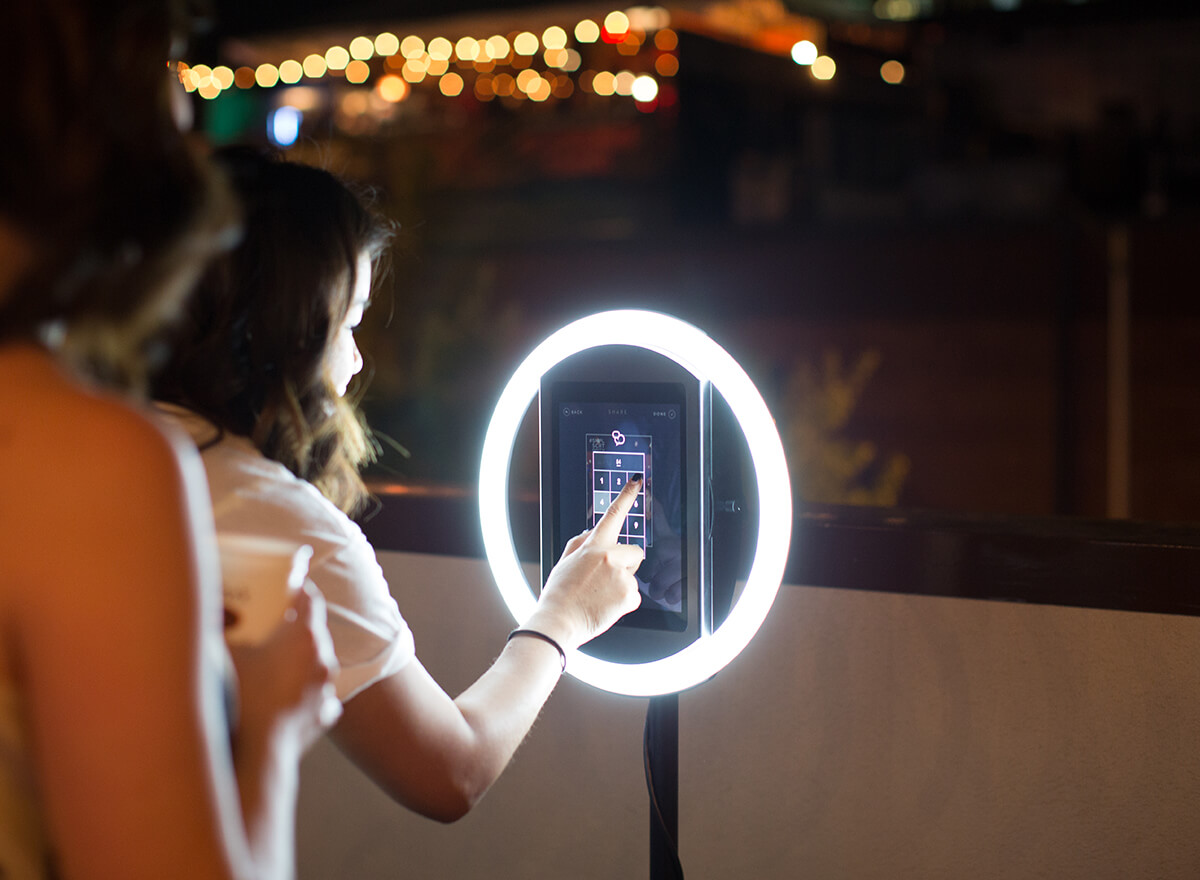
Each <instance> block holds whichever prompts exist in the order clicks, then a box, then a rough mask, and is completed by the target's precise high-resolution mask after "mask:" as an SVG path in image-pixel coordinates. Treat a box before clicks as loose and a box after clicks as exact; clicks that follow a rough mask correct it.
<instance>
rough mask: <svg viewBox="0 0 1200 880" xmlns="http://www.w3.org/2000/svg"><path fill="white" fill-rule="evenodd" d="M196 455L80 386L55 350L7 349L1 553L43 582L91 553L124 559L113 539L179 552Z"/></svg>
mask: <svg viewBox="0 0 1200 880" xmlns="http://www.w3.org/2000/svg"><path fill="white" fill-rule="evenodd" d="M189 452H191V450H188V449H187V448H186V447H185V446H184V445H183V444H182V443H181V442H179V441H177V440H176V439H174V438H172V437H171V436H170V435H169V434H168V433H165V432H164V430H163V429H162V428H161V427H160V426H158V425H156V424H155V423H154V422H153V421H152V420H151V419H150V417H149V416H148V415H147V413H146V412H144V411H142V410H141V409H140V407H138V406H136V405H135V404H132V403H130V402H127V401H125V400H122V399H120V398H118V397H115V396H112V395H109V394H106V393H103V392H100V391H97V390H93V389H89V388H87V387H85V386H83V385H81V384H80V383H78V382H76V381H75V380H73V379H72V378H71V377H70V376H69V375H67V374H66V373H64V372H62V371H61V370H59V369H58V368H57V366H56V365H55V364H54V363H53V361H52V360H50V359H49V358H48V357H47V356H45V355H41V356H40V357H33V358H30V357H27V356H22V357H12V356H11V353H10V352H2V353H0V485H2V486H3V487H4V489H3V492H0V550H2V551H3V556H4V558H6V559H8V560H9V561H10V563H11V565H10V567H9V571H10V573H12V574H13V575H14V576H15V575H16V573H17V572H18V571H20V570H25V574H26V576H27V578H29V579H33V580H36V581H42V580H45V579H48V578H50V577H51V576H52V575H53V574H54V573H55V572H56V571H57V570H58V569H59V568H62V567H65V566H68V565H69V564H70V560H71V559H72V558H73V557H78V556H80V555H82V554H83V552H84V551H85V550H86V551H87V552H93V553H94V552H102V553H106V554H114V555H119V554H120V552H121V550H122V549H123V546H122V547H113V546H111V545H112V544H113V542H118V543H120V544H121V545H128V544H138V543H142V542H147V541H150V542H155V543H157V544H161V545H162V546H163V547H168V546H173V547H174V548H175V549H176V550H177V551H178V550H179V549H180V546H181V530H182V529H183V528H185V527H186V523H187V521H188V519H189V497H190V494H189V490H188V487H187V484H188V483H189V480H188V479H187V478H186V477H185V473H184V464H183V462H184V461H185V460H186V455H187V454H188V453H189ZM192 454H194V453H192ZM26 563H27V565H26ZM59 574H62V572H59Z"/></svg>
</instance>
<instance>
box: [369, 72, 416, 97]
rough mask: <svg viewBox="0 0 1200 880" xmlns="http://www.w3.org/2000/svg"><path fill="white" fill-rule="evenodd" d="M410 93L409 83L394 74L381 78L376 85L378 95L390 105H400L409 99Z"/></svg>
mask: <svg viewBox="0 0 1200 880" xmlns="http://www.w3.org/2000/svg"><path fill="white" fill-rule="evenodd" d="M409 91H410V89H409V87H408V83H406V82H405V81H404V80H403V79H401V78H400V77H398V76H396V75H395V74H394V73H389V74H385V75H384V76H381V77H379V82H377V83H375V92H376V94H378V95H379V97H381V98H383V100H385V101H387V102H388V103H389V104H399V103H400V102H401V101H403V100H404V99H405V98H407V97H408V94H409Z"/></svg>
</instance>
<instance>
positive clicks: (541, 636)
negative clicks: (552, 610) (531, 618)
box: [507, 626, 567, 673]
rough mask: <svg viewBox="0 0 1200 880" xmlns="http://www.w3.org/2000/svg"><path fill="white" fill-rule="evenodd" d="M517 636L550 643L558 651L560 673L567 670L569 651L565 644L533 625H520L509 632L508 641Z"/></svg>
mask: <svg viewBox="0 0 1200 880" xmlns="http://www.w3.org/2000/svg"><path fill="white" fill-rule="evenodd" d="M516 638H522V639H534V640H536V641H539V642H542V643H543V644H546V645H549V646H550V647H551V648H553V649H554V650H555V651H556V652H557V653H558V661H559V664H560V668H559V673H563V672H566V671H567V652H566V651H565V650H564V649H563V646H562V645H560V644H559V643H558V641H557V640H556V639H554V638H552V637H550V636H548V635H546V634H545V633H544V632H542V631H541V630H538V629H533V628H531V627H526V626H519V627H517V628H516V629H514V630H513V631H512V632H510V633H509V634H508V639H507V641H509V642H511V641H512V640H513V639H516Z"/></svg>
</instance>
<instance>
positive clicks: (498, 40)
mask: <svg viewBox="0 0 1200 880" xmlns="http://www.w3.org/2000/svg"><path fill="white" fill-rule="evenodd" d="M511 51H512V47H511V46H510V45H508V40H506V39H505V38H504V37H502V36H500V35H499V34H496V35H495V36H493V37H488V41H487V53H488V57H490V58H493V59H495V60H496V61H501V60H503V59H505V58H507V57H508V53H509V52H511Z"/></svg>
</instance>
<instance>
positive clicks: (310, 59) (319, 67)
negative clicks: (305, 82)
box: [303, 52, 329, 79]
mask: <svg viewBox="0 0 1200 880" xmlns="http://www.w3.org/2000/svg"><path fill="white" fill-rule="evenodd" d="M303 67H304V75H305V76H307V77H309V78H310V79H320V78H321V77H323V76H324V75H325V71H326V70H328V69H329V65H328V64H326V63H325V56H324V55H318V54H317V53H315V52H314V53H313V54H311V55H309V56H307V57H306V58H305V59H304V64H303Z"/></svg>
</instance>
